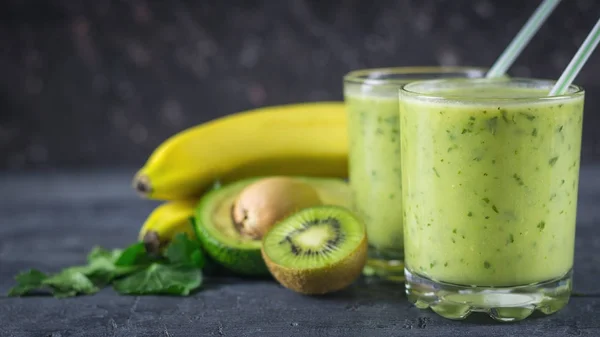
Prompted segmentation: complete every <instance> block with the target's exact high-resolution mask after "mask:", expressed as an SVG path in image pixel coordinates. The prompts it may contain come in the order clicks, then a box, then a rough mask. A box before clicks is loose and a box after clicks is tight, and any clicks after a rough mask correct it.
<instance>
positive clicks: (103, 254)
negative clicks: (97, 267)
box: [87, 246, 123, 263]
mask: <svg viewBox="0 0 600 337" xmlns="http://www.w3.org/2000/svg"><path fill="white" fill-rule="evenodd" d="M122 252H123V250H122V249H113V250H107V249H104V248H102V247H98V246H95V247H93V248H92V250H91V251H90V252H89V253H88V256H87V261H88V263H92V262H94V261H95V260H99V259H106V260H109V261H112V262H114V261H116V260H117V259H118V258H119V256H120V255H121V253H122Z"/></svg>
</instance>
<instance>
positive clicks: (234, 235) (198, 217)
mask: <svg viewBox="0 0 600 337" xmlns="http://www.w3.org/2000/svg"><path fill="white" fill-rule="evenodd" d="M261 178H263V177H256V178H249V179H244V180H239V181H236V182H233V183H230V184H227V185H225V186H222V187H219V188H217V189H214V190H212V191H210V192H208V193H206V194H205V195H204V196H203V197H202V198H201V199H200V201H199V202H198V206H197V207H196V211H195V214H194V217H195V224H194V225H195V226H196V230H197V233H198V236H199V239H200V241H201V242H202V245H203V247H204V249H205V250H206V252H207V253H208V254H209V255H210V256H211V257H212V258H213V259H214V260H215V261H217V262H218V263H220V264H221V265H223V266H224V267H226V268H227V269H230V270H231V271H233V272H235V273H238V274H241V275H255V276H262V275H269V271H268V269H267V266H266V265H265V262H264V261H263V258H262V255H261V240H254V239H252V238H249V237H244V236H242V235H240V233H239V231H238V230H237V228H236V226H235V225H234V223H233V221H232V219H231V207H232V206H233V203H234V202H235V200H236V198H237V196H238V194H239V193H240V192H241V191H242V190H243V189H244V188H245V187H246V186H248V185H250V184H252V183H254V182H256V181H258V180H259V179H261ZM294 178H296V179H299V180H302V181H305V182H307V183H309V184H311V185H312V186H313V187H314V188H315V189H316V190H317V193H318V194H319V197H320V198H321V201H322V202H323V204H325V205H338V206H344V207H349V205H350V189H349V186H348V184H347V183H346V182H345V181H344V180H342V179H335V178H316V177H294Z"/></svg>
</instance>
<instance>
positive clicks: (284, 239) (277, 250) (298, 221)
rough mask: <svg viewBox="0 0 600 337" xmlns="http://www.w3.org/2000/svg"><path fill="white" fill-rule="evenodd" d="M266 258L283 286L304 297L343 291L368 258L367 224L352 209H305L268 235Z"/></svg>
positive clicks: (336, 207)
mask: <svg viewBox="0 0 600 337" xmlns="http://www.w3.org/2000/svg"><path fill="white" fill-rule="evenodd" d="M261 251H262V256H263V259H264V260H265V262H266V264H267V267H268V268H269V271H270V272H271V274H272V275H273V277H275V279H277V281H279V283H281V284H282V285H283V286H284V287H286V288H289V289H291V290H294V291H297V292H299V293H303V294H325V293H329V292H334V291H337V290H341V289H343V288H345V287H347V286H348V285H350V284H351V283H352V282H353V281H354V280H356V279H357V278H358V277H359V276H360V274H361V272H362V269H363V267H364V265H365V263H366V260H367V235H366V232H365V228H364V225H363V224H362V222H360V221H359V220H358V219H357V218H356V217H355V216H354V215H353V214H352V213H351V212H350V211H349V210H347V209H346V208H343V207H339V206H333V205H325V206H315V207H310V208H305V209H303V210H301V211H299V212H297V213H295V214H293V215H291V216H289V217H288V218H286V219H285V220H283V221H281V222H279V223H278V224H276V225H275V226H274V227H273V228H272V229H271V230H270V231H269V232H268V233H267V234H266V235H265V236H264V237H263V244H262V250H261Z"/></svg>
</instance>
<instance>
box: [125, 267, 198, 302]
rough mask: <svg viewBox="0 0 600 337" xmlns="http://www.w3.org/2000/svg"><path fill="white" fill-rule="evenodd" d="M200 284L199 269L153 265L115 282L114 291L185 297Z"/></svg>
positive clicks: (129, 293) (130, 293)
mask: <svg viewBox="0 0 600 337" xmlns="http://www.w3.org/2000/svg"><path fill="white" fill-rule="evenodd" d="M201 284H202V273H201V272H200V269H198V268H195V267H193V266H183V265H176V266H173V265H164V264H158V263H154V264H152V265H150V267H148V268H146V269H143V270H140V271H138V272H137V273H134V274H133V275H130V276H127V277H125V278H123V279H120V280H117V281H115V282H114V283H113V287H114V289H115V290H116V291H117V292H119V293H121V294H127V295H145V294H164V295H181V296H186V295H189V293H190V292H191V291H193V290H195V289H197V288H198V287H200V285H201Z"/></svg>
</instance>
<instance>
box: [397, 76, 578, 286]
mask: <svg viewBox="0 0 600 337" xmlns="http://www.w3.org/2000/svg"><path fill="white" fill-rule="evenodd" d="M547 92H548V90H536V89H530V88H506V87H505V88H495V89H494V88H489V87H488V88H483V89H477V90H475V89H471V88H467V89H463V90H460V91H437V92H436V94H439V95H440V96H445V97H446V98H449V96H453V95H459V96H468V97H470V98H474V97H486V100H487V101H488V102H489V101H490V100H489V98H490V97H496V98H518V97H543V96H546V95H547ZM449 99H451V98H449ZM400 105H401V107H400V111H401V113H400V116H402V118H401V130H402V162H401V163H402V170H403V213H404V231H405V236H406V241H405V243H404V245H405V263H406V266H407V267H408V269H409V270H411V272H414V273H417V274H420V275H422V276H425V277H427V278H430V279H432V280H434V281H441V282H449V283H455V284H461V285H477V286H512V285H523V284H530V283H535V282H541V281H546V280H551V279H555V278H558V277H561V276H562V275H564V274H565V273H567V272H569V270H570V269H571V268H572V265H573V252H574V240H575V218H576V204H577V187H578V177H579V158H580V149H581V131H582V114H583V95H580V96H572V97H563V98H558V99H554V100H546V101H540V100H538V101H534V100H518V99H515V100H508V101H507V100H504V101H502V100H496V101H494V102H493V103H485V102H484V101H481V102H477V101H476V100H474V101H472V102H470V103H468V104H467V103H460V102H452V101H450V102H448V101H446V100H443V101H442V100H438V101H436V100H427V101H425V100H418V99H417V98H415V97H410V96H408V97H403V98H402V99H401V103H400ZM389 166H392V164H390V165H389Z"/></svg>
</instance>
